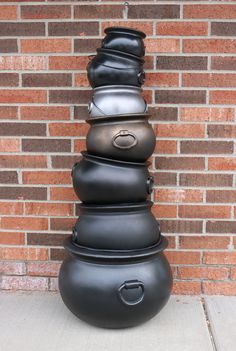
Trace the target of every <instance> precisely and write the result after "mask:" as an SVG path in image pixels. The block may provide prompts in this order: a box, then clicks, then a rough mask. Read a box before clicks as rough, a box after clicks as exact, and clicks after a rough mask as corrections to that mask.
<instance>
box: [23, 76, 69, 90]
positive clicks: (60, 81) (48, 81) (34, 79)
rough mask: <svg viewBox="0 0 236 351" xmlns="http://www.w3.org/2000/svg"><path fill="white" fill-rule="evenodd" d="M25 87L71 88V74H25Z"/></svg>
mask: <svg viewBox="0 0 236 351" xmlns="http://www.w3.org/2000/svg"><path fill="white" fill-rule="evenodd" d="M22 86H23V87H71V86H72V74H71V73H37V74H36V73H25V74H22Z"/></svg>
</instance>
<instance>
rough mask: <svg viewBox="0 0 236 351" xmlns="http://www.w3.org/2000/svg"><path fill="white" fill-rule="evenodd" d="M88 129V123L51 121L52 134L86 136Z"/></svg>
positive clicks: (50, 129) (50, 130) (50, 132)
mask: <svg viewBox="0 0 236 351" xmlns="http://www.w3.org/2000/svg"><path fill="white" fill-rule="evenodd" d="M88 129H89V126H88V124H87V123H49V134H50V135H51V136H85V135H86V134H87V132H88Z"/></svg>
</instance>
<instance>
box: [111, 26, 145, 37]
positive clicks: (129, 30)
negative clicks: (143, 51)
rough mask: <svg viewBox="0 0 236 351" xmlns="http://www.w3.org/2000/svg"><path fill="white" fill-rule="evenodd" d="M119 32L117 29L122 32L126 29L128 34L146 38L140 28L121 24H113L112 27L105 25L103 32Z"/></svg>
mask: <svg viewBox="0 0 236 351" xmlns="http://www.w3.org/2000/svg"><path fill="white" fill-rule="evenodd" d="M114 31H115V32H116V33H119V31H121V32H123V31H126V32H127V33H128V34H131V35H134V36H141V38H143V39H144V38H146V34H145V33H144V32H142V31H141V30H137V29H133V28H129V27H123V26H114V27H107V28H106V29H105V30H104V33H106V34H108V33H112V32H114Z"/></svg>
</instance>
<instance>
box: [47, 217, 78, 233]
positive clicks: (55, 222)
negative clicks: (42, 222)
mask: <svg viewBox="0 0 236 351" xmlns="http://www.w3.org/2000/svg"><path fill="white" fill-rule="evenodd" d="M74 224H75V219H74V218H51V219H50V225H51V229H52V230H56V231H60V232H61V231H69V232H71V229H72V227H73V226H74Z"/></svg>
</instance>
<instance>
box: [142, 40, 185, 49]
mask: <svg viewBox="0 0 236 351" xmlns="http://www.w3.org/2000/svg"><path fill="white" fill-rule="evenodd" d="M145 44H146V52H147V53H154V52H156V53H161V52H163V53H165V52H166V53H168V52H170V53H171V52H174V53H175V52H176V53H178V52H180V41H179V39H170V38H169V39H162V38H161V39H146V40H145Z"/></svg>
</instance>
